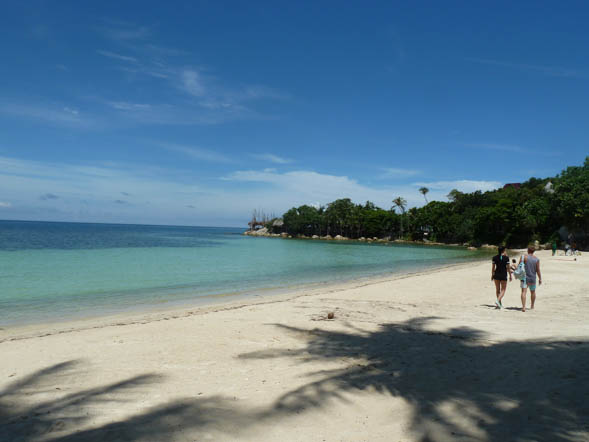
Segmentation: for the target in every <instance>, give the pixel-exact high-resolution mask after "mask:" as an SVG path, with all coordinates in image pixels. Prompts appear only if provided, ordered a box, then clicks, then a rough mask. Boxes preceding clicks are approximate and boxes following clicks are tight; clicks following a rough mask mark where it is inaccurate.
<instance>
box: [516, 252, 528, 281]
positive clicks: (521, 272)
mask: <svg viewBox="0 0 589 442" xmlns="http://www.w3.org/2000/svg"><path fill="white" fill-rule="evenodd" d="M513 274H514V276H515V277H516V278H517V279H519V280H520V281H523V280H524V279H526V264H525V263H524V255H522V259H521V261H520V263H519V265H518V266H517V268H516V269H515V270H514V271H513Z"/></svg>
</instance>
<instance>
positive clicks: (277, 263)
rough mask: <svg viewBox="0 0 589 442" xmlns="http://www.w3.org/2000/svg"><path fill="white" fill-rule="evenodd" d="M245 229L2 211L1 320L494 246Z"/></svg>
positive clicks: (343, 273) (170, 299) (225, 291)
mask: <svg viewBox="0 0 589 442" xmlns="http://www.w3.org/2000/svg"><path fill="white" fill-rule="evenodd" d="M243 230H244V229H232V228H217V227H175V226H145V225H120V224H82V223H51V222H23V221H0V327H2V326H3V325H14V324H30V323H37V322H45V321H59V320H63V319H73V318H78V317H85V316H96V315H102V314H109V313H116V312H121V311H126V310H149V309H153V308H158V307H162V306H163V307H172V306H175V305H183V304H184V305H188V304H196V303H213V302H216V301H218V300H220V299H226V298H224V296H227V297H230V296H255V295H257V294H260V293H272V291H273V290H280V289H285V288H291V287H294V286H300V285H304V284H310V283H325V282H335V281H343V280H348V279H353V278H360V277H365V276H371V275H382V274H387V273H408V272H416V271H420V270H423V269H426V268H431V267H437V266H443V265H447V264H451V263H458V262H464V261H467V260H473V259H477V258H481V257H484V256H486V255H482V254H481V253H479V252H473V251H468V250H465V249H463V248H449V247H424V246H408V245H382V244H366V243H350V242H333V241H329V242H328V241H309V240H285V239H278V238H250V237H247V236H243V235H241V234H242V233H243Z"/></svg>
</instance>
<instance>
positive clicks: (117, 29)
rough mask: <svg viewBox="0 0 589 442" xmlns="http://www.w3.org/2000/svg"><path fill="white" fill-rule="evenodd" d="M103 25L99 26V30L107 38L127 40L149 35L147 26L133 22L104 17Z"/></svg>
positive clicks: (139, 38)
mask: <svg viewBox="0 0 589 442" xmlns="http://www.w3.org/2000/svg"><path fill="white" fill-rule="evenodd" d="M104 21H105V25H104V26H102V27H99V30H100V32H101V33H102V34H103V35H104V36H105V37H107V38H109V39H111V40H115V41H119V42H125V41H129V40H141V39H144V38H147V37H149V36H150V35H151V30H150V29H149V28H148V27H147V26H138V25H136V24H134V23H130V22H126V21H121V20H111V19H106V20H104Z"/></svg>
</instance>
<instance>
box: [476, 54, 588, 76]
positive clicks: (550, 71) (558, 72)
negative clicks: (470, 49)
mask: <svg viewBox="0 0 589 442" xmlns="http://www.w3.org/2000/svg"><path fill="white" fill-rule="evenodd" d="M467 60H468V61H472V62H474V63H479V64H486V65H492V66H503V67H507V68H512V69H519V70H526V71H533V72H538V73H541V74H544V75H548V76H550V77H567V78H588V77H589V72H588V71H587V70H580V69H574V68H568V67H562V66H542V65H535V64H527V63H516V62H510V61H502V60H492V59H486V58H467Z"/></svg>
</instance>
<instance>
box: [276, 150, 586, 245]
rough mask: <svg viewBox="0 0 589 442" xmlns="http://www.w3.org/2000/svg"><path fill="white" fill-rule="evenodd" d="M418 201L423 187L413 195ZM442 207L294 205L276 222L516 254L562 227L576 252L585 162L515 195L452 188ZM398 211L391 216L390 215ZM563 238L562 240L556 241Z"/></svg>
mask: <svg viewBox="0 0 589 442" xmlns="http://www.w3.org/2000/svg"><path fill="white" fill-rule="evenodd" d="M420 192H421V193H422V194H423V195H424V196H425V194H426V193H427V189H426V188H422V189H420ZM448 200H449V202H441V201H432V202H430V203H428V204H426V205H425V206H423V207H420V208H415V207H414V208H411V209H409V210H408V211H406V207H407V201H406V200H405V199H404V198H402V197H400V196H399V197H396V198H395V199H393V201H392V207H391V210H384V209H381V208H379V207H376V206H375V205H374V204H373V203H371V202H370V201H367V202H366V204H365V205H359V204H354V203H353V202H352V201H351V200H350V199H349V198H343V199H338V200H336V201H333V202H331V203H329V204H328V205H327V207H325V208H324V207H320V208H315V207H311V206H306V205H305V206H300V207H298V208H292V209H290V210H289V211H288V212H286V213H285V214H284V216H283V220H284V228H285V229H286V231H287V232H288V233H290V234H292V235H299V234H304V235H314V234H315V235H320V236H322V235H327V234H329V235H332V236H335V235H342V236H347V237H349V238H359V237H367V238H372V237H375V236H376V237H379V238H383V237H391V238H399V237H404V238H409V239H413V240H421V239H424V238H426V237H427V238H428V239H430V240H435V241H439V242H444V243H469V244H482V243H489V244H505V245H507V246H519V247H523V246H525V245H527V244H528V243H529V242H530V241H533V240H539V241H541V242H548V241H553V240H555V239H557V238H559V235H558V233H557V232H559V231H561V230H562V227H566V230H568V231H569V232H571V233H573V234H574V236H575V239H576V241H577V245H578V246H581V247H583V246H585V247H586V245H587V241H588V238H589V157H587V159H586V160H585V163H584V165H583V166H574V167H568V168H567V169H566V170H564V171H562V173H561V174H560V175H558V176H556V177H553V178H546V179H539V178H530V179H529V180H528V181H526V182H524V183H522V184H521V186H520V188H514V187H507V188H502V189H497V190H494V191H490V192H481V191H476V192H472V193H462V192H459V191H458V190H456V189H454V190H452V191H451V192H450V193H449V194H448ZM395 209H399V213H395ZM561 239H563V238H561Z"/></svg>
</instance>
